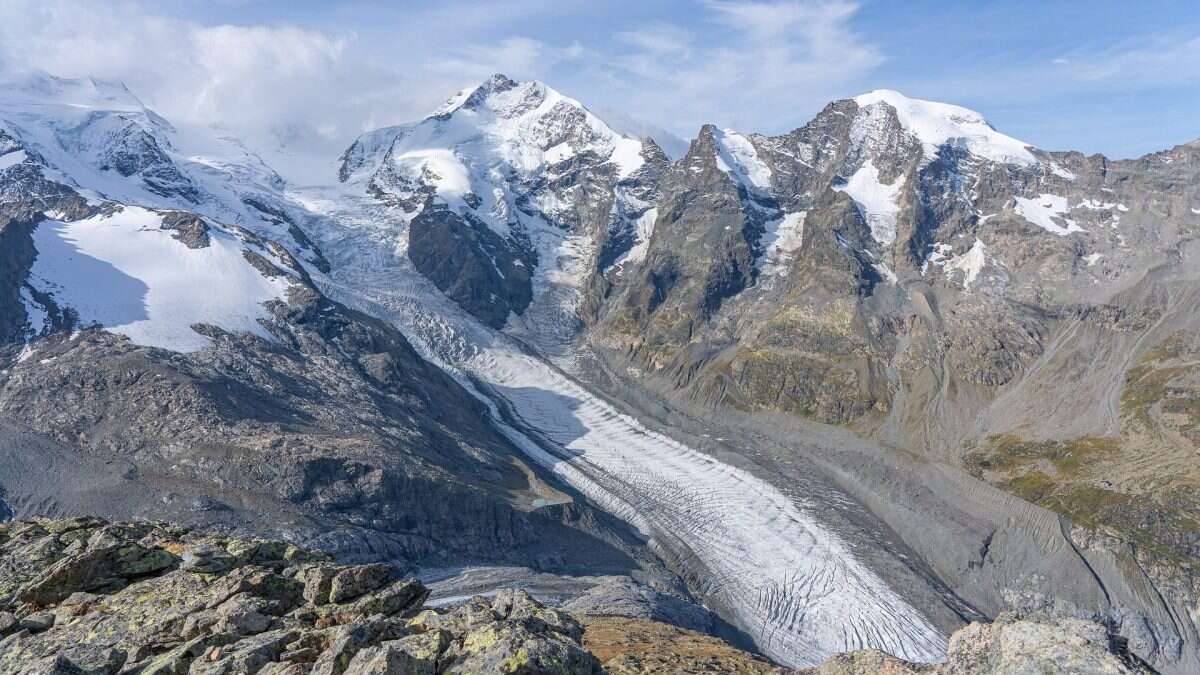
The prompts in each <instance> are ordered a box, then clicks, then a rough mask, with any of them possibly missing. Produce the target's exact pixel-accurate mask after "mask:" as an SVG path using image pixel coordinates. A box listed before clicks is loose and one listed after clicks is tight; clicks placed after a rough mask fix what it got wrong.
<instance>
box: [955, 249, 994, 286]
mask: <svg viewBox="0 0 1200 675" xmlns="http://www.w3.org/2000/svg"><path fill="white" fill-rule="evenodd" d="M987 264H988V257H987V246H985V245H984V243H983V240H981V239H976V240H975V243H974V244H972V245H971V249H970V250H969V251H967V252H966V253H964V254H962V255H960V256H955V257H953V258H951V259H949V260H947V261H946V262H945V268H946V271H947V272H950V271H958V272H962V273H963V288H970V287H971V286H972V285H973V284H974V283H975V280H976V279H978V278H979V273H980V272H982V271H983V268H984V267H985V266H986V265H987Z"/></svg>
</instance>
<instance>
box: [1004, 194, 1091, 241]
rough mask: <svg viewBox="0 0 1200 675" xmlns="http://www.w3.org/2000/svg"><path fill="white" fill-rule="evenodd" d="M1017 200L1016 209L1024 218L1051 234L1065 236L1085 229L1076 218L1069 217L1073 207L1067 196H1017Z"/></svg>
mask: <svg viewBox="0 0 1200 675" xmlns="http://www.w3.org/2000/svg"><path fill="white" fill-rule="evenodd" d="M1016 200H1017V205H1016V210H1017V213H1018V214H1020V215H1021V217H1022V218H1024V219H1025V220H1027V221H1029V222H1030V223H1031V224H1033V225H1037V226H1038V227H1040V228H1042V229H1043V230H1045V231H1047V232H1050V233H1051V234H1057V235H1058V236H1060V237H1065V236H1066V235H1068V234H1071V233H1072V232H1083V231H1084V229H1083V228H1082V227H1080V226H1079V225H1077V224H1075V221H1074V220H1071V219H1070V218H1068V217H1067V214H1068V213H1070V211H1071V209H1070V208H1069V207H1068V206H1067V198H1066V197H1059V196H1058V195H1049V194H1043V195H1038V196H1037V197H1035V198H1032V199H1031V198H1028V197H1017V198H1016ZM1059 221H1061V222H1059Z"/></svg>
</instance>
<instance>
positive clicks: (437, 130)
mask: <svg viewBox="0 0 1200 675" xmlns="http://www.w3.org/2000/svg"><path fill="white" fill-rule="evenodd" d="M641 151H642V142H641V141H639V140H638V139H635V138H630V137H627V136H625V135H623V134H620V133H618V132H616V131H614V130H613V129H612V128H611V127H609V126H608V125H607V124H605V123H604V122H603V121H602V120H601V119H600V118H598V117H596V116H595V115H594V114H592V113H591V112H590V111H589V110H588V109H587V108H586V107H584V106H583V104H582V103H580V102H579V101H576V100H575V99H572V98H569V97H567V96H564V95H562V94H560V93H559V92H557V91H555V90H554V89H552V88H550V87H548V86H546V85H545V84H543V83H542V82H538V81H528V82H516V81H514V80H511V79H509V78H508V77H506V76H504V75H500V74H497V75H493V76H492V77H491V78H489V79H488V80H487V81H485V82H483V83H482V84H480V85H479V86H477V87H474V88H468V89H464V90H463V91H460V92H459V93H458V94H456V95H455V96H453V97H451V98H450V99H449V100H448V101H447V102H446V103H445V104H444V105H442V106H441V107H440V108H438V110H437V111H435V112H434V113H433V114H432V115H430V116H428V117H426V118H425V119H424V120H422V121H420V122H417V123H414V124H408V125H402V126H399V127H392V128H389V129H386V130H378V131H373V132H369V133H367V134H364V135H363V136H362V137H360V138H359V139H358V141H356V142H355V145H354V146H352V147H351V148H350V149H349V150H348V151H347V153H346V156H345V163H344V167H343V171H342V180H343V181H344V182H345V181H349V180H351V179H352V178H353V177H354V176H363V175H366V176H368V177H370V176H374V174H375V172H376V171H378V170H380V169H388V170H390V171H392V172H393V173H397V174H398V175H399V176H402V177H404V178H405V179H407V180H409V181H417V182H421V181H425V182H428V180H426V179H429V178H431V177H434V176H436V179H435V180H434V183H436V184H435V185H434V187H435V188H436V192H437V193H438V194H439V195H440V196H442V197H443V199H446V198H447V197H448V199H446V201H448V202H450V203H456V202H457V201H459V199H460V198H461V197H463V196H464V195H468V194H471V195H478V196H480V197H482V198H483V199H484V201H485V202H487V201H489V199H488V195H489V194H490V193H491V190H490V189H485V187H486V186H488V185H489V184H490V183H492V182H494V179H495V176H493V175H492V174H493V173H494V172H496V171H499V172H500V174H505V173H507V172H511V173H512V174H514V175H515V176H519V177H521V178H529V177H532V176H534V175H537V174H539V173H541V172H544V171H547V170H548V168H549V167H552V166H553V165H556V164H559V163H562V162H565V161H567V160H570V159H572V158H575V157H578V156H585V155H586V156H590V157H595V158H598V159H600V160H601V161H609V162H611V163H612V164H613V165H614V167H615V168H616V173H617V177H618V178H625V177H627V176H629V175H631V174H632V173H634V172H635V171H637V170H638V169H639V168H641V166H642V164H643V162H644V160H643V159H642V156H641ZM389 162H390V164H391V166H390V167H388V166H386V165H387V164H388V163H389ZM364 169H366V173H365V174H364V171H363V170H364Z"/></svg>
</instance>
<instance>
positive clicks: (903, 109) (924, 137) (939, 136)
mask: <svg viewBox="0 0 1200 675" xmlns="http://www.w3.org/2000/svg"><path fill="white" fill-rule="evenodd" d="M854 102H855V103H857V104H858V105H860V106H863V107H867V106H871V105H875V104H877V103H885V104H887V105H889V106H891V107H892V108H893V109H895V111H896V116H897V118H899V120H900V124H902V125H903V126H904V128H905V129H907V130H908V131H909V132H911V133H912V134H913V135H915V136H916V137H917V138H918V139H920V141H921V143H922V144H923V145H924V146H925V156H926V157H927V158H928V159H933V158H935V157H936V156H937V149H938V148H939V147H941V146H943V145H947V144H949V145H952V146H958V147H963V148H965V149H966V150H967V151H968V152H970V153H971V154H973V155H976V156H978V157H982V158H984V159H989V160H992V161H993V162H1001V163H1007V164H1022V165H1026V166H1028V165H1032V164H1036V163H1037V159H1036V158H1035V157H1034V156H1033V153H1031V152H1029V150H1028V149H1027V147H1028V144H1027V143H1025V142H1023V141H1019V140H1017V139H1015V138H1012V137H1010V136H1005V135H1004V134H1002V133H1000V132H999V131H996V130H995V129H993V128H992V125H990V124H988V123H987V120H985V119H984V118H983V115H980V114H979V113H977V112H975V111H974V110H969V109H967V108H962V107H959V106H956V105H950V104H948V103H936V102H933V101H922V100H919V99H915V98H908V97H907V96H905V95H903V94H901V93H900V92H897V91H891V90H888V89H877V90H875V91H872V92H869V93H866V94H863V95H861V96H856V97H855V98H854ZM1064 177H1065V176H1064Z"/></svg>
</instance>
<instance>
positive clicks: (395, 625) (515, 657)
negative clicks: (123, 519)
mask: <svg viewBox="0 0 1200 675" xmlns="http://www.w3.org/2000/svg"><path fill="white" fill-rule="evenodd" d="M427 595H428V591H427V590H426V589H425V587H424V586H422V584H421V583H420V582H418V581H416V580H414V579H403V578H399V577H398V576H397V574H396V570H394V569H393V568H391V567H389V566H387V565H336V564H334V563H333V562H331V561H330V560H329V559H328V558H327V557H326V556H325V555H323V554H320V553H316V552H313V551H308V550H303V549H299V548H297V547H295V546H292V545H290V544H287V543H285V542H280V541H264V540H239V539H229V538H225V537H221V536H217V535H211V534H200V533H196V532H191V531H188V530H185V529H182V528H179V527H176V526H172V525H166V524H159V523H109V522H106V521H103V520H99V519H95V518H75V519H71V520H58V521H52V520H37V521H18V522H9V523H4V524H2V525H0V636H3V637H2V639H0V673H4V674H5V675H10V674H11V675H16V674H18V673H21V674H32V673H55V674H58V675H67V674H70V675H78V674H81V673H87V674H89V675H116V674H117V673H121V674H122V675H134V674H137V675H152V674H153V675H167V674H183V673H192V674H195V675H201V674H203V675H218V674H221V675H225V674H228V675H233V674H238V675H251V674H255V673H262V674H264V675H267V674H269V675H305V674H312V675H400V674H406V673H428V674H430V675H432V674H435V673H514V674H516V673H522V674H525V675H537V674H542V673H545V674H546V675H550V674H552V673H553V674H555V675H561V674H564V673H571V674H575V673H578V674H580V675H588V674H593V673H594V674H596V675H599V673H601V672H603V671H602V670H601V668H600V663H599V661H597V659H596V658H595V657H594V656H592V655H591V654H590V653H589V652H587V651H586V650H585V649H584V648H583V647H582V646H581V639H582V636H583V626H581V625H580V624H579V622H577V621H576V620H575V619H573V618H571V617H570V616H569V615H567V614H565V613H562V612H559V611H556V610H553V609H549V608H547V607H544V606H543V605H541V604H540V603H538V602H536V601H534V600H533V599H532V598H530V597H529V596H528V595H527V594H525V593H524V592H521V591H502V592H500V593H499V594H497V595H496V596H495V597H494V598H492V599H484V598H475V599H473V600H471V601H469V602H467V603H465V604H462V605H459V606H457V607H455V608H453V609H449V610H437V609H426V608H423V603H424V601H425V598H426V596H427Z"/></svg>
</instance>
